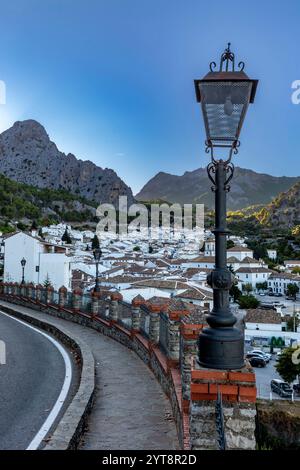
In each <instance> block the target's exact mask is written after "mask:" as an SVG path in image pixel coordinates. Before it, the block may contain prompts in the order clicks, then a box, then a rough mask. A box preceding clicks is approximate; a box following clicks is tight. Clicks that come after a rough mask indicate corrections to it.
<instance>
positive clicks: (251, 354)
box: [246, 351, 270, 362]
mask: <svg viewBox="0 0 300 470" xmlns="http://www.w3.org/2000/svg"><path fill="white" fill-rule="evenodd" d="M253 357H258V358H260V359H263V360H264V361H265V362H269V360H270V358H269V357H268V356H266V355H265V354H264V353H263V352H262V351H259V352H253V351H250V352H248V353H247V355H246V358H247V359H252V358H253Z"/></svg>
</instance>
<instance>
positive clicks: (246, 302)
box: [238, 295, 260, 308]
mask: <svg viewBox="0 0 300 470" xmlns="http://www.w3.org/2000/svg"><path fill="white" fill-rule="evenodd" d="M238 304H239V307H240V308H257V307H258V306H259V304H260V302H259V300H257V298H256V297H254V295H241V296H240V297H239V298H238Z"/></svg>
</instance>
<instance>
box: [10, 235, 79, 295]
mask: <svg viewBox="0 0 300 470" xmlns="http://www.w3.org/2000/svg"><path fill="white" fill-rule="evenodd" d="M4 243H5V246H4V274H3V280H4V282H21V280H22V266H21V259H22V258H25V260H26V264H25V268H24V279H25V282H26V283H29V282H32V283H33V284H35V285H37V284H43V283H44V282H45V280H46V279H49V280H50V282H51V284H52V286H53V287H54V289H56V290H58V289H59V288H60V287H61V286H65V287H66V288H67V289H70V288H71V285H70V282H71V258H70V257H69V256H67V254H66V247H64V246H60V245H52V244H50V243H46V242H44V241H43V240H40V239H39V238H37V237H34V236H32V235H29V234H27V233H24V232H18V233H16V234H14V235H11V236H8V237H7V238H6V239H5V241H4Z"/></svg>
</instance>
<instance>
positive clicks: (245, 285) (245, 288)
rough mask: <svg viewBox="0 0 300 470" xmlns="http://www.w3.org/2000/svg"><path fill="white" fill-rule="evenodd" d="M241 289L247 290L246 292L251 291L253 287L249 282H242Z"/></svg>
mask: <svg viewBox="0 0 300 470" xmlns="http://www.w3.org/2000/svg"><path fill="white" fill-rule="evenodd" d="M242 289H243V291H245V292H247V294H249V293H250V292H252V291H253V287H252V284H250V282H248V283H247V284H243V286H242Z"/></svg>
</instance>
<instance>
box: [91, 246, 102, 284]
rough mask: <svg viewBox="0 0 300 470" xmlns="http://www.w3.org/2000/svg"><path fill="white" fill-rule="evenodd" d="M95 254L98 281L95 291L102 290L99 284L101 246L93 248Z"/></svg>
mask: <svg viewBox="0 0 300 470" xmlns="http://www.w3.org/2000/svg"><path fill="white" fill-rule="evenodd" d="M93 254H94V260H95V262H96V283H95V288H94V292H100V286H99V262H100V258H101V255H102V251H101V248H95V249H94V250H93Z"/></svg>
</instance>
